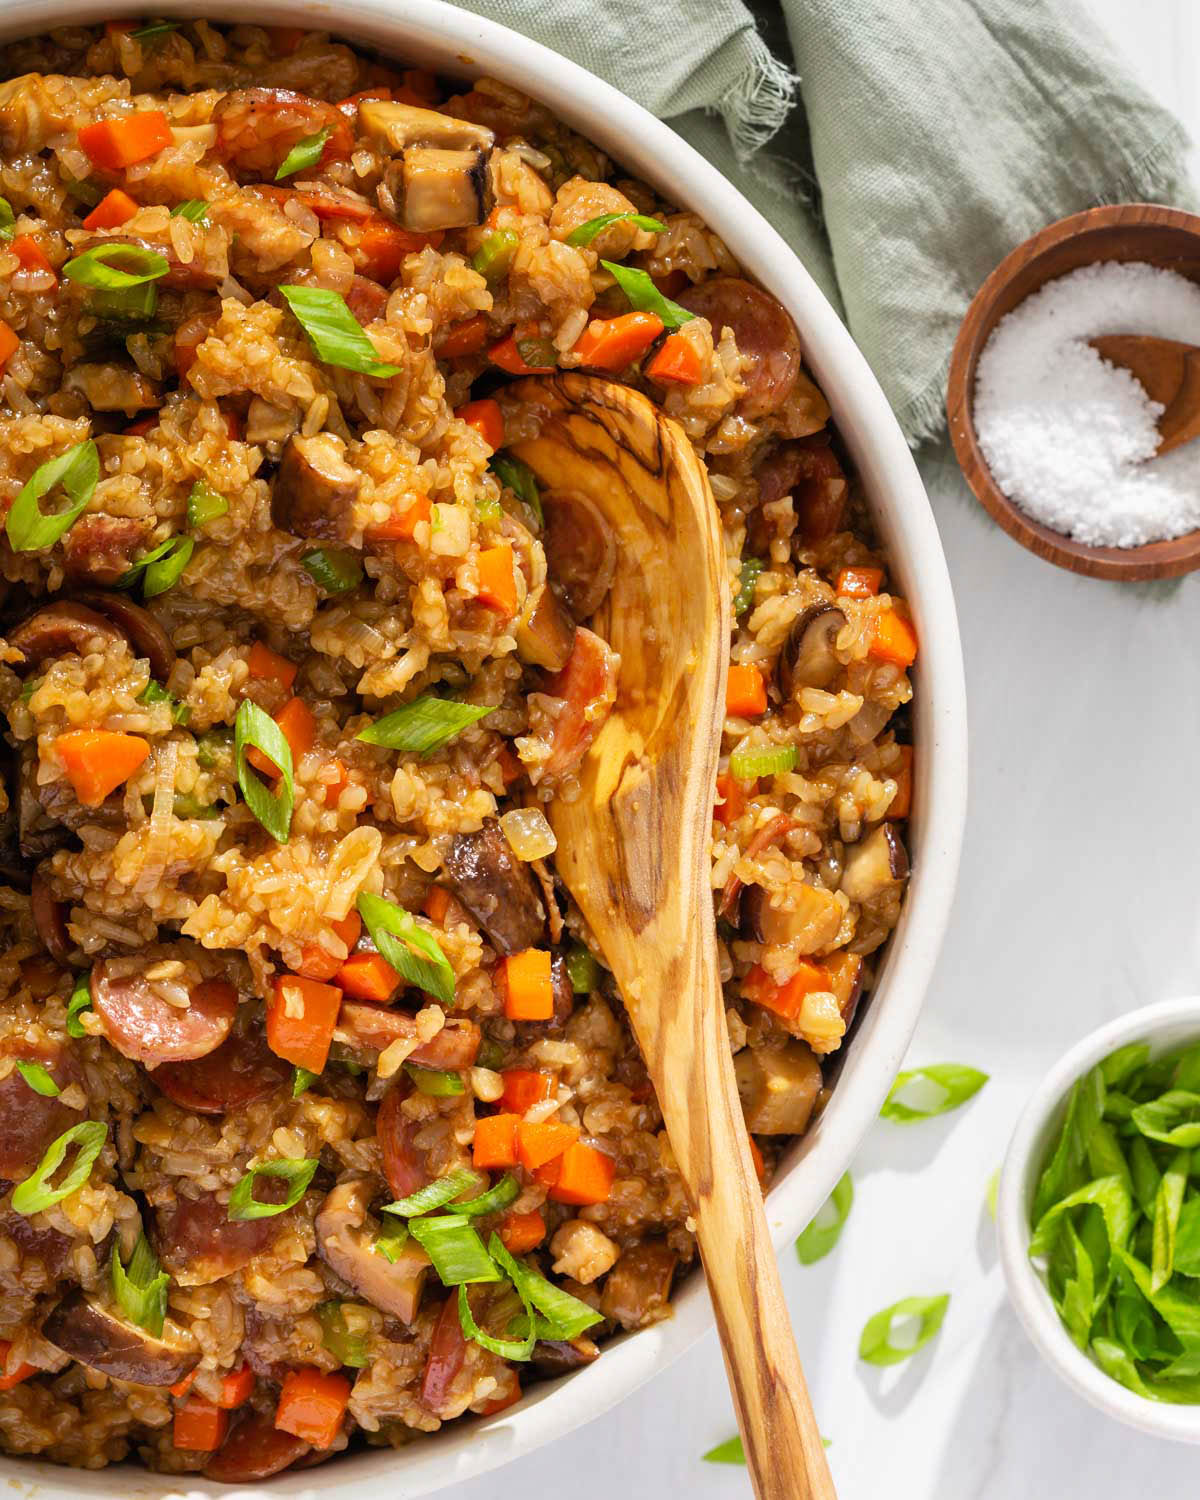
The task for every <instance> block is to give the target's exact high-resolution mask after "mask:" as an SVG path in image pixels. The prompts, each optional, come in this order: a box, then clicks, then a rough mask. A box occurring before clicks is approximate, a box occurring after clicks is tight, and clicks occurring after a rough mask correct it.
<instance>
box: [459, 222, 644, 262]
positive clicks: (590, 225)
mask: <svg viewBox="0 0 1200 1500" xmlns="http://www.w3.org/2000/svg"><path fill="white" fill-rule="evenodd" d="M626 220H627V221H628V222H629V223H630V224H636V225H637V227H638V228H639V229H645V230H648V231H649V232H650V233H651V234H665V233H666V228H667V226H666V225H665V224H664V223H663V222H662V220H661V219H652V218H651V217H650V215H649V214H639V213H634V211H633V210H632V209H627V210H626V211H625V212H624V213H623V214H601V215H600V216H599V217H598V218H595V219H589V220H588V221H587V223H586V224H580V225H579V227H578V228H577V229H572V231H571V232H570V234H569V235H567V244H568V245H590V244H591V243H592V241H593V240H594V239H595V238H596V236H597V235H598V234H599V233H600V232H601V230H603V229H607V228H608V226H609V225H610V224H620V223H623V222H625V221H626ZM476 269H478V268H476Z"/></svg>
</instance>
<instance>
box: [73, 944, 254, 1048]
mask: <svg viewBox="0 0 1200 1500" xmlns="http://www.w3.org/2000/svg"><path fill="white" fill-rule="evenodd" d="M237 1006H238V995H237V990H235V989H234V987H233V985H231V984H228V983H227V982H226V981H225V980H223V979H207V980H205V981H204V982H203V983H202V984H197V985H195V986H193V988H192V990H191V991H190V993H189V995H188V1004H187V1005H186V1006H182V1005H172V1004H171V1003H170V1002H169V1001H168V1000H166V999H165V998H164V996H163V994H162V992H161V991H160V990H159V989H158V988H156V986H155V984H154V983H153V981H152V980H149V979H147V978H146V977H145V975H144V974H137V973H135V974H129V975H119V974H114V973H113V972H112V967H111V964H110V963H109V962H108V961H107V960H104V959H102V960H101V961H100V962H99V963H98V964H96V965H95V966H94V967H93V969H92V1007H93V1009H94V1010H95V1012H96V1014H97V1015H98V1016H99V1017H100V1024H101V1025H102V1026H103V1028H104V1035H105V1036H106V1037H107V1038H108V1040H109V1041H110V1042H111V1043H112V1045H113V1046H114V1047H115V1048H116V1049H117V1051H118V1052H120V1053H121V1054H122V1056H124V1057H128V1058H132V1059H133V1061H134V1062H140V1063H148V1064H149V1065H150V1066H152V1067H153V1066H156V1065H157V1064H158V1063H167V1062H186V1061H188V1060H189V1059H190V1058H194V1057H206V1056H207V1055H208V1053H210V1052H215V1051H216V1049H217V1048H218V1047H219V1046H220V1045H221V1043H222V1042H223V1041H224V1040H225V1038H226V1037H227V1036H228V1035H229V1032H230V1029H231V1028H232V1026H233V1019H234V1016H235V1015H236V1014H237Z"/></svg>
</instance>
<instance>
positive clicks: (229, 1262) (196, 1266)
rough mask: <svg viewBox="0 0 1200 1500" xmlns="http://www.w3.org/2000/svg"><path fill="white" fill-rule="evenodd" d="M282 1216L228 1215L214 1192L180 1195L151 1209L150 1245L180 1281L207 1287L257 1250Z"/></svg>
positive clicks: (267, 1241)
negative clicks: (152, 1222)
mask: <svg viewBox="0 0 1200 1500" xmlns="http://www.w3.org/2000/svg"><path fill="white" fill-rule="evenodd" d="M259 1180H260V1181H261V1180H262V1179H259ZM276 1180H277V1179H276ZM287 1218H288V1214H286V1213H283V1214H275V1215H273V1216H272V1217H268V1218H264V1219H231V1218H230V1217H229V1209H228V1205H227V1204H225V1203H222V1202H221V1200H220V1199H219V1198H218V1197H217V1196H216V1195H215V1194H214V1193H205V1194H204V1195H203V1196H202V1197H199V1198H185V1197H183V1196H182V1195H181V1196H180V1197H178V1198H177V1199H176V1200H175V1203H174V1205H173V1206H171V1207H169V1208H158V1209H156V1210H155V1214H154V1244H155V1248H156V1249H157V1251H158V1255H159V1259H160V1260H161V1261H162V1263H163V1265H164V1266H166V1268H167V1270H168V1271H170V1273H171V1275H172V1276H174V1278H175V1280H176V1281H178V1282H179V1284H180V1286H207V1285H208V1284H209V1282H212V1281H220V1279H221V1277H222V1276H230V1275H232V1274H233V1272H234V1271H240V1270H241V1269H242V1267H243V1266H248V1265H249V1264H250V1262H251V1261H252V1260H253V1259H254V1258H255V1257H256V1256H258V1255H261V1254H262V1253H263V1251H264V1250H266V1249H267V1248H268V1246H269V1245H271V1244H272V1243H273V1241H274V1239H275V1236H276V1235H277V1234H278V1233H279V1229H280V1225H281V1224H283V1223H284V1222H285V1221H286V1220H287Z"/></svg>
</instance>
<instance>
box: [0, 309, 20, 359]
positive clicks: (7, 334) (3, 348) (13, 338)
mask: <svg viewBox="0 0 1200 1500" xmlns="http://www.w3.org/2000/svg"><path fill="white" fill-rule="evenodd" d="M20 346H21V340H20V339H19V338H18V337H17V335H16V334H15V333H14V332H13V330H12V329H11V328H10V327H9V326H8V324H7V323H6V322H5V321H4V319H3V318H0V370H2V369H3V368H4V366H5V365H6V364H7V363H8V362H9V360H10V359H11V358H12V357H13V355H14V354H15V353H16V352H17V350H18V349H19V348H20Z"/></svg>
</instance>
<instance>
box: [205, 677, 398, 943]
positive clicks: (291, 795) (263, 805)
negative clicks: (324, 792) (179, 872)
mask: <svg viewBox="0 0 1200 1500" xmlns="http://www.w3.org/2000/svg"><path fill="white" fill-rule="evenodd" d="M251 745H253V747H254V748H255V749H256V750H259V751H261V752H262V754H263V755H265V756H266V757H267V759H268V760H269V761H270V762H271V764H272V765H273V766H275V767H277V768H278V771H279V786H278V788H277V789H276V790H275V791H273V792H272V791H270V790H268V788H267V786H266V784H265V782H262V781H260V780H259V778H258V776H257V775H256V774H255V773H254V771H253V770H252V769H251V767H250V764H249V762H248V761H247V759H246V751H247V749H248V748H249V747H250V746H251ZM233 754H234V762H235V764H236V766H237V779H238V786H240V787H241V789H242V796H243V797H244V798H245V799H246V806H247V807H248V808H249V809H250V811H251V812H252V813H253V814H254V816H255V817H256V818H257V819H258V821H259V822H260V823H261V824H262V826H263V827H264V828H265V829H266V830H267V832H268V833H269V834H270V835H271V837H272V838H273V839H274V840H275V841H276V843H279V844H286V843H287V841H288V835H289V834H290V832H291V828H292V806H293V804H294V802H295V800H296V789H295V783H294V781H293V779H292V748H291V746H290V745H289V744H288V742H287V740H286V738H285V737H284V733H283V730H282V729H280V727H279V725H278V724H276V722H275V720H274V719H272V718H271V716H270V715H269V714H267V713H264V711H263V710H262V709H261V708H259V706H258V704H257V703H252V702H251V701H250V699H249V698H246V699H244V700H243V701H242V702H241V703H239V704H238V711H237V720H236V723H235V725H234V738H233ZM359 899H360V901H361V900H362V899H363V898H362V897H360V898H359ZM376 946H377V947H378V944H376ZM381 951H382V950H381ZM384 957H385V958H386V957H387V955H386V954H384ZM394 967H395V965H393V968H394Z"/></svg>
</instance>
